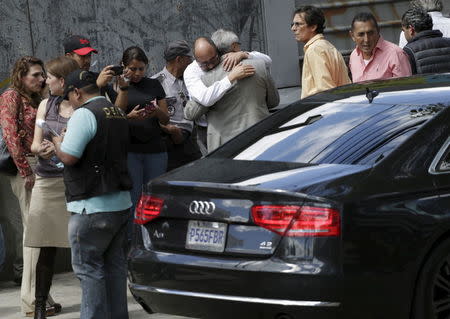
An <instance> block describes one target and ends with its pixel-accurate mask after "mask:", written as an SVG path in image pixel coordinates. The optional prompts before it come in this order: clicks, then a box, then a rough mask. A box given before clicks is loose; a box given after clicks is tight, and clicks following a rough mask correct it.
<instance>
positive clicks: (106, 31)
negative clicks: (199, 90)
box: [0, 0, 266, 89]
mask: <svg viewBox="0 0 450 319" xmlns="http://www.w3.org/2000/svg"><path fill="white" fill-rule="evenodd" d="M0 28H1V30H2V32H1V33H0V51H1V54H0V86H2V85H3V87H4V85H5V82H4V81H5V79H6V78H7V77H8V75H9V71H10V68H11V66H12V63H13V62H14V61H15V60H16V59H17V58H18V57H20V56H23V55H30V54H32V55H35V56H37V57H39V58H41V59H43V60H44V61H45V60H49V59H50V58H53V57H56V56H58V55H61V54H63V46H62V41H63V39H64V38H65V37H66V36H67V35H71V34H82V35H85V36H87V37H88V38H89V39H90V40H91V43H92V45H93V46H94V48H97V49H98V50H99V54H98V55H96V56H95V55H94V58H93V60H98V63H97V67H96V68H93V70H94V71H98V68H99V67H101V66H105V65H108V64H113V63H118V62H119V61H120V58H121V56H122V52H123V50H124V49H125V48H127V47H129V46H131V45H138V46H140V47H142V48H143V49H144V50H145V51H146V53H147V54H148V57H149V59H150V63H149V74H153V73H156V72H157V71H159V70H160V69H161V68H162V67H163V58H162V53H163V50H164V46H165V44H166V43H168V42H169V41H173V40H177V39H185V40H187V41H188V42H192V41H193V40H194V39H195V38H196V37H198V36H201V35H210V34H211V33H212V32H213V31H215V30H216V29H218V28H226V29H230V30H233V31H235V32H236V33H237V34H238V35H239V36H240V40H241V42H242V48H243V49H246V50H259V51H265V47H266V45H265V37H264V32H263V19H262V6H261V2H260V1H259V0H164V1H163V0H75V1H73V0H72V1H69V0H39V1H33V0H3V1H2V10H0ZM0 89H1V87H0Z"/></svg>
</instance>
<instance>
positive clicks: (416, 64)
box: [403, 30, 450, 74]
mask: <svg viewBox="0 0 450 319" xmlns="http://www.w3.org/2000/svg"><path fill="white" fill-rule="evenodd" d="M403 50H404V51H405V52H406V54H408V56H409V62H410V63H411V69H412V73H413V74H423V73H445V72H450V38H443V37H442V32H441V31H439V30H426V31H422V32H419V33H417V35H416V36H415V37H414V38H412V40H411V41H410V42H408V44H406V46H405V47H404V48H403Z"/></svg>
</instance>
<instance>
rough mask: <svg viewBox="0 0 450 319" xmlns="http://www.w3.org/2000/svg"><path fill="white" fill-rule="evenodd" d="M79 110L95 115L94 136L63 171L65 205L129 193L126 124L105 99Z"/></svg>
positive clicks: (122, 115) (116, 109)
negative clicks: (71, 164) (98, 197)
mask: <svg viewBox="0 0 450 319" xmlns="http://www.w3.org/2000/svg"><path fill="white" fill-rule="evenodd" d="M82 107H84V108H86V109H88V110H89V111H91V112H92V113H94V115H95V119H96V120H97V132H96V134H95V136H94V138H93V139H92V140H91V141H90V142H89V143H88V144H87V145H86V149H85V150H84V152H83V156H82V157H81V158H80V159H79V161H78V162H77V163H76V164H75V165H73V166H65V167H64V184H65V185H66V199H67V202H72V201H76V200H81V199H87V198H91V197H95V196H100V195H104V194H107V193H112V192H117V191H123V190H129V189H131V185H132V184H131V179H130V176H129V175H128V169H127V150H128V139H129V137H128V121H127V118H126V115H125V113H124V112H123V111H122V110H121V109H119V108H117V107H115V106H113V105H112V104H111V103H110V102H108V101H107V100H106V99H104V98H102V99H96V100H93V101H91V102H89V103H87V104H85V105H83V106H82Z"/></svg>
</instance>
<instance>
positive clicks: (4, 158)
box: [0, 103, 23, 176]
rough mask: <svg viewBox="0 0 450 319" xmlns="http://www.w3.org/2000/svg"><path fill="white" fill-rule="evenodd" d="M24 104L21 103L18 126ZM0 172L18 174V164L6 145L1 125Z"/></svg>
mask: <svg viewBox="0 0 450 319" xmlns="http://www.w3.org/2000/svg"><path fill="white" fill-rule="evenodd" d="M22 113H23V106H22V103H21V105H19V114H18V118H17V124H18V126H20V125H21V119H22V118H23V114H22ZM0 174H5V175H12V176H13V175H16V174H17V166H16V164H15V163H14V160H13V159H12V157H11V154H10V153H9V150H8V147H7V146H6V142H5V139H4V137H3V129H2V127H1V126H0Z"/></svg>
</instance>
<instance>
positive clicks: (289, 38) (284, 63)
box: [263, 0, 300, 96]
mask: <svg viewBox="0 0 450 319" xmlns="http://www.w3.org/2000/svg"><path fill="white" fill-rule="evenodd" d="M263 4H264V11H263V12H264V21H265V27H266V39H267V51H268V53H269V55H270V56H271V57H272V77H273V79H274V80H275V82H276V84H277V85H278V87H291V86H298V85H300V71H299V64H298V46H297V41H296V40H295V38H294V36H293V34H292V32H291V29H290V27H289V25H290V23H291V21H292V12H293V11H294V9H295V0H283V1H278V0H264V2H263ZM298 96H300V94H298Z"/></svg>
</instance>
